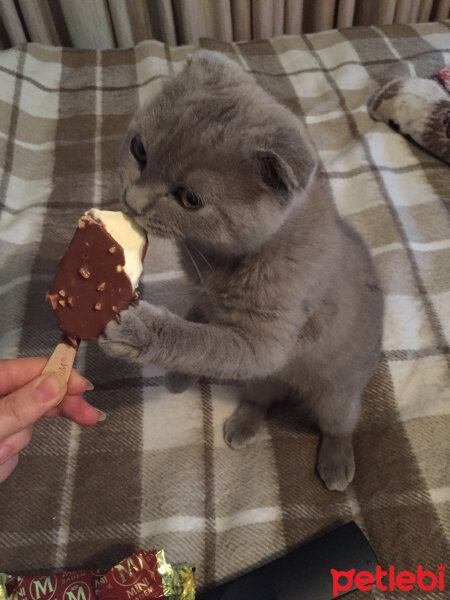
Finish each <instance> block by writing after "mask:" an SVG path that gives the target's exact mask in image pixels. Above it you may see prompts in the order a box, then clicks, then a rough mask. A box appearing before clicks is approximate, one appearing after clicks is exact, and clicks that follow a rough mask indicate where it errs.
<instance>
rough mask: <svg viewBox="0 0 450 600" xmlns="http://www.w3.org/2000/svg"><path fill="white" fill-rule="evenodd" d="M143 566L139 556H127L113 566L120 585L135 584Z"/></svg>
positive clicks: (114, 575) (115, 577) (116, 579)
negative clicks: (133, 557) (134, 557)
mask: <svg viewBox="0 0 450 600" xmlns="http://www.w3.org/2000/svg"><path fill="white" fill-rule="evenodd" d="M142 568H143V565H142V560H141V558H140V557H139V556H138V557H136V559H135V560H133V559H132V558H127V559H126V560H123V561H122V562H121V563H119V564H118V565H116V566H115V567H114V568H113V577H114V579H115V581H116V583H118V584H119V585H127V586H128V585H133V583H135V581H137V580H138V579H139V577H140V575H141V572H142Z"/></svg>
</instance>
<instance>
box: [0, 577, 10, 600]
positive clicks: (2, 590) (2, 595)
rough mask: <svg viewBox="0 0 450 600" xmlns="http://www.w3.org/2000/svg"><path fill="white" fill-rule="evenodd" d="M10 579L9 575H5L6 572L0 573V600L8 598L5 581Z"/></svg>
mask: <svg viewBox="0 0 450 600" xmlns="http://www.w3.org/2000/svg"><path fill="white" fill-rule="evenodd" d="M10 579H11V576H10V575H7V574H6V573H0V600H8V599H9V597H10V596H9V594H8V590H7V588H6V583H7V581H9V580H10Z"/></svg>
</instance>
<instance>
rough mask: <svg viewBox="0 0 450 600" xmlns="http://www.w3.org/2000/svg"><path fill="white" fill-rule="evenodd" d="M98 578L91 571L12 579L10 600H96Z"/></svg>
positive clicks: (9, 583)
mask: <svg viewBox="0 0 450 600" xmlns="http://www.w3.org/2000/svg"><path fill="white" fill-rule="evenodd" d="M96 581H97V580H96V578H95V577H94V575H93V574H92V573H90V572H89V571H69V572H67V573H52V574H50V575H24V576H22V577H14V578H11V580H10V581H8V582H7V586H8V588H9V590H10V592H11V596H10V600H96V595H95V588H96Z"/></svg>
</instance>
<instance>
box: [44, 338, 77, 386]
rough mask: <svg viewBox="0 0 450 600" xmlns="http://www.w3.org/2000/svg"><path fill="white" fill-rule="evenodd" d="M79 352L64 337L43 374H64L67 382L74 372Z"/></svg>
mask: <svg viewBox="0 0 450 600" xmlns="http://www.w3.org/2000/svg"><path fill="white" fill-rule="evenodd" d="M77 350H78V348H74V347H73V346H72V345H71V344H68V343H67V342H66V341H65V339H64V337H62V338H61V339H60V341H59V342H58V345H57V346H56V348H55V349H54V351H53V354H52V355H51V356H50V358H49V359H48V361H47V363H46V365H45V367H44V369H43V371H42V373H56V372H58V373H62V374H63V375H64V377H65V379H66V382H67V381H68V380H69V377H70V373H71V372H72V366H73V361H74V360H75V356H76V354H77Z"/></svg>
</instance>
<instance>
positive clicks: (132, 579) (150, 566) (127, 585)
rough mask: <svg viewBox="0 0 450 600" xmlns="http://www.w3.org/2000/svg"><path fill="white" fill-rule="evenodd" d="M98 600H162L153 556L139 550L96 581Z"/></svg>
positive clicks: (158, 576) (151, 553)
mask: <svg viewBox="0 0 450 600" xmlns="http://www.w3.org/2000/svg"><path fill="white" fill-rule="evenodd" d="M97 593H98V600H122V599H123V600H131V599H133V600H144V599H150V598H151V599H152V600H154V599H155V600H156V599H158V600H159V599H161V600H163V599H164V598H165V595H164V589H163V582H162V577H161V575H160V573H159V572H158V560H157V556H156V553H155V552H153V551H151V550H139V551H138V552H135V553H134V554H132V555H131V556H129V557H128V558H125V559H124V560H123V561H122V562H120V563H119V564H118V565H116V566H115V567H113V568H112V569H111V570H110V571H108V572H107V573H105V575H103V577H102V578H101V579H100V581H99V585H98V591H97Z"/></svg>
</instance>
